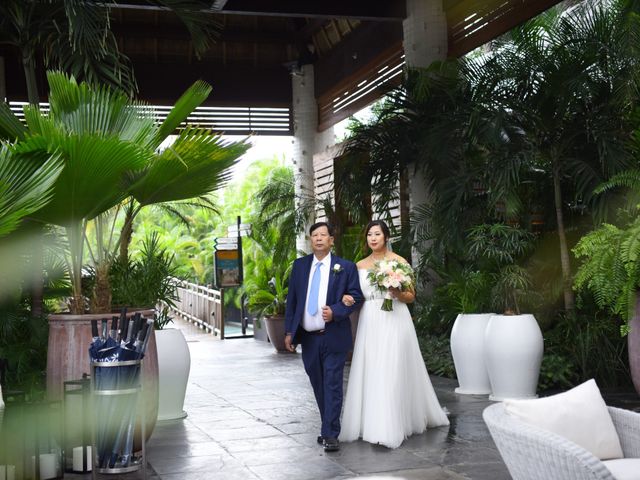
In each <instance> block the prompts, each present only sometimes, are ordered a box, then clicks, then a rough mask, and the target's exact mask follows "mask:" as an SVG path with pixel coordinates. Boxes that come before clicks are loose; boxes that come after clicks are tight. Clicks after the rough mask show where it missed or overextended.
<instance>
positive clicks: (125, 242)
mask: <svg viewBox="0 0 640 480" xmlns="http://www.w3.org/2000/svg"><path fill="white" fill-rule="evenodd" d="M133 217H134V210H133V208H127V212H126V214H125V217H124V225H123V226H122V230H120V239H119V241H120V254H119V260H120V262H121V263H122V264H123V265H124V264H125V263H126V262H127V259H128V258H129V244H130V243H131V237H132V236H133Z"/></svg>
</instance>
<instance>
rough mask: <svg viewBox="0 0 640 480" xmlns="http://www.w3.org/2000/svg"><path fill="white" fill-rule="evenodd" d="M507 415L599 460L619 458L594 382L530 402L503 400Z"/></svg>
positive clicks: (617, 443) (614, 435)
mask: <svg viewBox="0 0 640 480" xmlns="http://www.w3.org/2000/svg"><path fill="white" fill-rule="evenodd" d="M504 408H505V411H506V412H507V413H509V414H510V415H513V416H514V417H517V418H519V419H520V420H522V421H523V422H527V423H529V424H531V425H535V426H537V427H539V428H543V429H545V430H549V431H551V432H553V433H556V434H557V435H560V436H562V437H564V438H566V439H568V440H571V441H572V442H574V443H576V444H578V445H580V446H581V447H582V448H584V449H585V450H588V451H590V452H591V453H593V454H594V455H595V456H596V457H598V458H599V459H600V460H606V459H612V458H622V457H623V454H622V448H621V447H620V439H619V438H618V434H617V432H616V429H615V427H614V426H613V421H612V420H611V416H610V415H609V411H608V410H607V405H606V404H605V403H604V400H603V399H602V395H600V390H599V389H598V386H597V385H596V382H595V380H593V379H591V380H589V381H587V382H585V383H583V384H582V385H578V386H577V387H575V388H572V389H571V390H569V391H567V392H564V393H559V394H557V395H552V396H550V397H545V398H539V399H533V400H505V401H504Z"/></svg>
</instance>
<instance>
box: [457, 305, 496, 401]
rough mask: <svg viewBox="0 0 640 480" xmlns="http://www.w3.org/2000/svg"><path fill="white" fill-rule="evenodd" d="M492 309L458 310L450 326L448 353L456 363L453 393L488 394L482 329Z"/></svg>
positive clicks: (487, 376) (488, 387) (489, 389)
mask: <svg viewBox="0 0 640 480" xmlns="http://www.w3.org/2000/svg"><path fill="white" fill-rule="evenodd" d="M491 315H493V314H492V313H481V314H467V313H461V314H460V315H458V317H457V318H456V321H455V323H454V324H453V329H452V330H451V355H452V356H453V363H454V364H455V366H456V376H457V377H458V384H459V385H460V386H459V387H458V388H456V393H462V394H466V395H488V394H489V393H491V384H490V383H489V374H488V373H487V368H486V367H485V365H484V352H485V346H484V331H485V329H486V327H487V324H488V323H489V318H490V317H491Z"/></svg>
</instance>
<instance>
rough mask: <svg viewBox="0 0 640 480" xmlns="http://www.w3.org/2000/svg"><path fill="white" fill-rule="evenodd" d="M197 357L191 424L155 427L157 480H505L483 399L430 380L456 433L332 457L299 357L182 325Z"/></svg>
mask: <svg viewBox="0 0 640 480" xmlns="http://www.w3.org/2000/svg"><path fill="white" fill-rule="evenodd" d="M180 327H181V328H182V329H183V331H184V333H185V336H186V337H187V341H188V342H189V347H190V350H191V375H190V379H189V386H188V390H187V398H186V401H185V410H186V411H187V412H188V417H187V418H186V419H184V420H180V421H173V422H164V423H160V424H158V425H157V426H156V428H155V430H154V433H153V435H152V437H151V439H150V441H149V442H148V458H149V463H150V465H151V471H150V472H149V473H151V474H152V478H160V479H162V480H173V479H175V480H178V479H179V480H200V479H202V480H205V479H207V480H208V479H215V480H227V479H228V480H232V479H233V480H236V479H237V480H250V479H263V480H278V479H283V480H284V479H286V480H306V479H314V480H315V479H334V478H335V479H349V478H355V477H358V478H368V477H375V478H384V477H388V478H389V477H391V478H394V479H397V478H404V479H407V480H413V479H425V480H430V479H433V480H436V479H438V480H440V479H442V480H445V479H447V480H448V479H478V480H483V479H485V480H501V479H508V478H510V477H509V474H508V472H507V470H506V467H505V466H504V463H503V462H502V460H501V459H500V456H499V454H498V453H497V450H496V448H495V446H494V444H493V441H492V440H491V438H490V436H489V432H488V430H487V429H486V427H485V425H484V423H483V421H482V418H481V412H482V410H483V409H484V407H486V406H487V405H488V404H489V402H488V401H487V399H486V396H485V397H483V396H461V395H456V394H454V393H453V389H454V387H455V386H456V383H455V382H453V381H451V380H448V379H441V378H435V377H434V378H432V381H433V383H434V386H435V388H436V391H437V394H438V397H439V398H440V401H441V403H442V404H443V405H444V406H446V407H447V408H448V409H449V411H450V412H451V415H450V421H451V425H450V426H449V427H441V428H435V429H430V430H428V431H427V432H426V433H424V434H422V435H416V436H413V437H411V438H409V439H408V440H406V441H405V442H404V444H403V445H402V446H401V447H400V448H398V449H396V450H389V449H387V448H385V447H380V446H374V445H370V444H368V443H365V442H361V441H358V442H353V443H350V444H342V446H341V450H340V451H339V452H336V453H325V452H324V451H323V450H322V447H321V446H319V445H317V444H316V436H317V435H318V433H319V431H320V422H319V415H318V413H317V407H316V405H315V401H314V399H313V394H312V392H311V387H310V385H309V382H308V379H307V376H306V374H305V372H304V369H303V366H302V361H301V358H300V355H299V354H297V355H293V354H278V353H276V352H275V351H274V349H273V347H271V345H270V344H266V343H264V342H258V341H256V340H254V339H233V340H224V341H219V340H215V339H214V338H213V337H212V336H210V335H206V334H202V333H200V332H199V331H198V330H197V329H195V328H193V327H190V326H188V325H187V326H185V325H180Z"/></svg>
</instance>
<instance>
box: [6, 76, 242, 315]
mask: <svg viewBox="0 0 640 480" xmlns="http://www.w3.org/2000/svg"><path fill="white" fill-rule="evenodd" d="M48 80H49V86H50V89H51V93H50V105H51V109H50V112H49V113H48V114H44V113H42V111H40V110H39V109H38V108H37V107H34V106H28V107H25V120H26V124H27V125H26V127H23V128H24V135H23V136H22V137H21V138H20V139H19V141H18V142H17V143H16V144H15V146H14V148H15V150H16V152H17V153H18V154H21V155H27V154H30V155H31V154H33V155H35V154H41V155H45V154H50V153H51V152H59V153H60V155H61V158H62V159H63V161H64V169H63V170H62V173H61V174H60V176H59V177H58V179H57V181H56V183H55V187H54V190H53V197H52V200H51V202H50V203H49V204H47V205H46V206H45V207H43V208H42V209H40V210H39V211H38V212H36V213H35V214H33V215H32V216H33V218H36V219H38V220H41V221H44V222H48V223H53V224H55V225H60V226H62V227H64V228H65V230H66V233H67V238H68V241H69V246H70V252H71V258H70V272H71V279H72V284H73V293H74V298H73V304H72V310H73V311H74V313H82V312H83V311H84V300H83V296H82V290H81V280H82V265H83V259H84V245H85V231H86V228H87V223H88V222H89V221H90V220H92V219H94V218H96V217H98V216H99V215H101V214H103V213H104V212H106V211H108V210H109V209H111V208H112V207H114V206H115V205H118V204H119V203H121V202H123V201H124V200H125V199H126V198H128V197H130V196H133V197H134V198H137V199H138V201H140V202H141V203H144V204H149V203H154V202H162V201H171V200H175V199H177V198H188V197H189V196H192V195H193V196H198V195H202V194H204V193H206V192H208V191H210V190H211V189H213V188H216V187H217V186H218V185H219V182H220V180H221V179H224V176H225V174H224V171H225V170H226V169H227V168H228V167H229V166H230V165H232V164H233V163H234V161H235V160H236V159H237V157H238V156H239V155H241V154H242V153H244V151H245V150H246V148H247V147H246V145H243V144H231V145H221V144H220V140H219V138H218V137H216V136H212V135H211V134H210V132H208V131H204V130H193V129H185V130H183V131H182V132H181V133H180V135H179V139H178V142H177V146H175V147H174V148H173V149H172V150H171V152H169V153H167V152H166V151H165V152H163V153H162V154H156V153H155V150H156V149H157V147H158V146H159V145H160V144H161V143H162V142H163V141H164V139H165V138H166V137H167V136H169V135H170V134H171V133H172V132H174V131H175V129H176V128H177V127H178V126H179V125H180V124H181V123H182V122H183V121H184V120H185V118H186V117H187V116H188V115H189V114H190V113H191V112H192V111H193V109H194V108H195V107H196V106H197V105H199V104H200V103H201V102H202V101H204V100H205V99H206V97H207V96H208V95H209V92H210V91H211V87H210V86H209V85H207V84H205V83H204V82H196V83H195V84H194V85H193V86H192V87H190V88H189V89H188V90H187V92H185V94H184V95H183V96H182V97H181V98H180V99H179V100H178V102H177V103H176V105H175V106H174V108H173V109H172V111H171V112H170V114H169V115H168V117H167V118H166V120H165V121H164V122H163V123H162V124H160V125H156V123H155V118H154V116H153V114H152V111H151V110H150V109H149V107H146V106H145V105H144V104H140V103H132V102H131V101H130V100H129V98H128V96H127V95H126V94H125V93H124V92H122V91H118V90H112V89H110V88H107V87H93V86H91V85H89V84H88V83H80V84H78V83H77V82H76V81H75V79H74V78H73V77H69V76H67V75H65V74H62V73H49V74H48ZM1 120H2V119H0V123H2V121H1ZM27 132H28V133H29V134H28V135H26V133H27ZM227 149H228V151H227ZM162 182H165V186H166V188H167V192H165V193H162V192H159V190H160V184H161V183H162ZM178 185H180V187H181V188H182V189H180V188H179V187H178ZM102 253H104V252H102ZM102 253H100V254H99V255H101V254H102ZM99 258H100V260H101V262H99V263H100V265H99V267H102V268H100V269H99V271H100V272H102V274H104V275H106V274H107V272H108V268H103V267H105V265H104V263H105V262H108V261H109V258H108V256H107V255H104V256H102V257H99ZM98 303H99V304H100V305H101V306H102V307H103V308H106V305H108V303H109V302H108V301H107V302H98Z"/></svg>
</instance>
